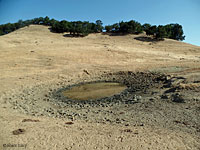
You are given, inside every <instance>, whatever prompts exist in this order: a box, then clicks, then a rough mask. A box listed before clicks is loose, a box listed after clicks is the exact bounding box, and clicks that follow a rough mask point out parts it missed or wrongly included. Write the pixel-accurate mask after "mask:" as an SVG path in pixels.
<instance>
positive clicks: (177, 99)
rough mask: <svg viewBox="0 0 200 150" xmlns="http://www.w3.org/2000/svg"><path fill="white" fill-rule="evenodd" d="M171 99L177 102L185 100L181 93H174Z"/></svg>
mask: <svg viewBox="0 0 200 150" xmlns="http://www.w3.org/2000/svg"><path fill="white" fill-rule="evenodd" d="M171 99H172V101H173V102H176V103H184V102H185V99H184V98H183V95H181V94H180V93H175V94H172V96H171Z"/></svg>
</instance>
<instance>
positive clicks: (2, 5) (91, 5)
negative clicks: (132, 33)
mask: <svg viewBox="0 0 200 150" xmlns="http://www.w3.org/2000/svg"><path fill="white" fill-rule="evenodd" d="M45 16H49V17H50V18H55V19H56V20H63V19H65V20H68V21H78V20H81V21H91V22H95V21H96V20H98V19H100V20H102V21H103V23H104V25H108V24H113V23H117V22H119V21H122V20H123V21H129V20H132V19H133V20H136V21H138V22H140V23H142V24H143V23H150V24H152V25H159V24H161V25H165V24H169V23H179V24H181V25H182V26H183V30H184V33H185V35H186V40H185V41H184V42H187V43H191V44H195V45H199V46H200V38H199V36H200V28H199V27H200V0H99V1H95V0H0V24H4V23H8V22H17V21H18V20H19V19H22V20H26V19H33V18H36V17H45Z"/></svg>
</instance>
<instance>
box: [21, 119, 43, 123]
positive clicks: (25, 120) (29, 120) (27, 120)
mask: <svg viewBox="0 0 200 150" xmlns="http://www.w3.org/2000/svg"><path fill="white" fill-rule="evenodd" d="M22 122H40V121H39V120H33V119H23V120H22Z"/></svg>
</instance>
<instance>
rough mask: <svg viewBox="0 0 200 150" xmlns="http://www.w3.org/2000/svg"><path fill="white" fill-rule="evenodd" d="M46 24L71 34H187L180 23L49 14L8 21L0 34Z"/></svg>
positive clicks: (176, 37)
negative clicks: (91, 19) (78, 18)
mask: <svg viewBox="0 0 200 150" xmlns="http://www.w3.org/2000/svg"><path fill="white" fill-rule="evenodd" d="M32 24H33V25H46V26H51V31H52V32H56V33H64V32H69V34H70V35H71V36H87V35H88V34H90V33H100V32H103V30H105V32H106V33H116V34H122V35H124V34H140V33H143V32H145V33H146V35H151V36H153V38H155V39H158V40H160V39H163V38H170V39H174V40H180V41H182V40H184V39H185V36H184V33H183V28H182V26H181V25H180V24H177V23H176V24H167V25H158V26H156V25H151V24H148V23H145V24H143V25H142V24H141V23H139V22H137V21H135V20H130V21H127V22H124V21H121V22H119V23H114V24H113V25H106V26H105V27H103V23H102V21H101V20H97V21H96V22H95V23H93V22H88V21H66V20H62V21H58V20H55V19H50V18H49V17H48V16H46V17H39V18H34V19H31V20H25V21H23V20H19V21H18V22H16V23H7V24H2V25H0V35H5V34H8V33H10V32H13V31H15V30H17V29H20V28H22V27H25V26H29V25H32Z"/></svg>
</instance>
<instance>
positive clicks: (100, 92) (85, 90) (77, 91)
mask: <svg viewBox="0 0 200 150" xmlns="http://www.w3.org/2000/svg"><path fill="white" fill-rule="evenodd" d="M126 88H127V86H125V85H122V84H120V83H116V82H97V83H86V84H81V85H77V86H74V87H71V88H70V89H67V90H65V91H63V92H62V94H63V95H64V96H65V97H67V98H69V99H73V100H91V99H101V98H104V97H110V96H113V95H115V94H119V93H121V92H122V91H124V90H125V89H126Z"/></svg>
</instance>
